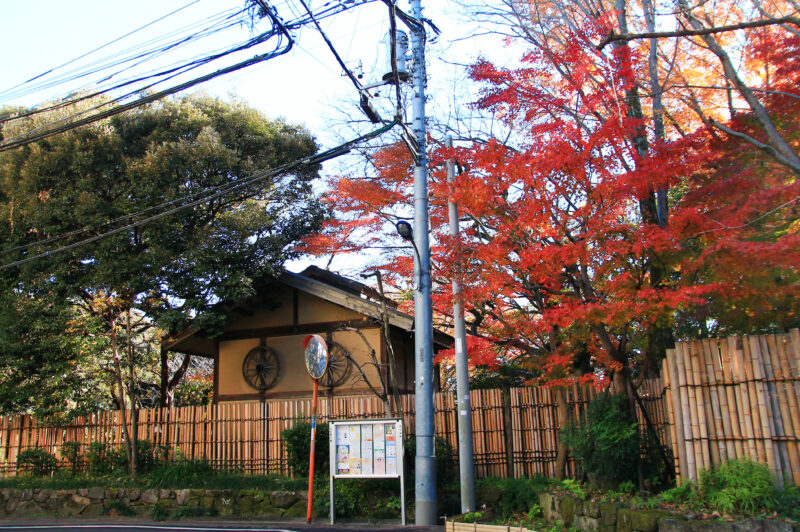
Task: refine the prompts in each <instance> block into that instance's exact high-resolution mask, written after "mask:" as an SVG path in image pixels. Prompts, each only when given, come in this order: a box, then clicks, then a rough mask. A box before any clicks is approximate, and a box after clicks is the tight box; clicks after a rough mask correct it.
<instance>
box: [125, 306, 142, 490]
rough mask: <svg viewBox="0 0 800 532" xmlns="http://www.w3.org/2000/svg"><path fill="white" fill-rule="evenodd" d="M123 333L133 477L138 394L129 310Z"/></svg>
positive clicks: (136, 462)
mask: <svg viewBox="0 0 800 532" xmlns="http://www.w3.org/2000/svg"><path fill="white" fill-rule="evenodd" d="M125 316H126V320H125V332H126V340H127V351H128V396H129V399H130V402H131V430H130V442H131V444H130V458H129V459H130V461H129V462H128V464H129V466H130V472H131V476H132V477H135V476H136V475H137V474H138V472H139V453H138V446H139V445H138V443H139V434H138V432H139V431H138V429H139V405H138V399H139V398H138V394H137V393H136V380H135V367H134V366H135V357H134V355H135V351H136V350H135V346H134V344H133V336H132V334H131V309H128V310H127V311H126V312H125Z"/></svg>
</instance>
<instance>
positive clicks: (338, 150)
mask: <svg viewBox="0 0 800 532" xmlns="http://www.w3.org/2000/svg"><path fill="white" fill-rule="evenodd" d="M397 124H398V123H397V122H396V121H392V122H389V123H388V124H386V125H384V126H382V127H380V128H378V129H375V130H373V131H370V132H369V133H366V134H364V135H361V136H359V137H356V138H355V139H352V140H349V141H347V142H345V143H343V144H340V145H338V146H336V147H334V148H331V149H329V150H326V151H324V152H322V153H318V154H315V155H308V156H306V157H303V158H301V159H298V160H296V161H292V162H291V163H288V164H285V165H283V166H280V167H278V168H275V169H272V170H267V171H263V172H259V173H257V174H255V175H253V176H251V177H249V178H246V179H243V180H242V181H240V182H236V183H233V184H226V185H221V186H218V187H213V188H211V189H209V190H208V191H205V192H204V193H198V195H200V194H202V197H200V198H196V197H192V196H189V197H187V198H181V200H179V201H185V200H186V199H189V200H190V201H188V202H187V203H184V204H182V205H179V206H177V207H173V208H171V209H167V210H166V211H163V212H160V213H158V214H154V215H152V216H148V217H147V218H144V219H142V220H138V221H134V222H131V223H128V224H126V225H123V226H121V227H117V228H114V229H111V230H109V231H106V232H103V233H100V234H97V235H94V236H92V237H89V238H86V239H83V240H80V241H78V242H74V243H72V244H68V245H65V246H61V247H59V248H56V249H53V250H48V251H45V252H42V253H38V254H36V255H31V256H29V257H25V258H23V259H19V260H16V261H13V262H9V263H6V264H3V265H2V266H0V271H2V270H7V269H10V268H14V267H17V266H21V265H23V264H26V263H28V262H31V261H35V260H38V259H42V258H48V257H52V256H54V255H57V254H60V253H63V252H65V251H70V250H73V249H77V248H79V247H82V246H85V245H88V244H91V243H93V242H96V241H98V240H101V239H103V238H107V237H109V236H112V235H115V234H117V233H121V232H124V231H129V230H131V229H134V228H136V227H140V226H142V225H145V224H148V223H151V222H154V221H156V220H160V219H162V218H165V217H167V216H170V215H172V214H175V213H177V212H180V211H182V210H184V209H188V208H190V207H195V206H197V205H200V204H201V203H205V202H208V201H213V200H214V199H218V198H221V197H224V196H225V195H227V194H230V193H231V192H234V191H238V190H242V189H246V188H247V187H249V186H251V185H253V184H254V183H257V182H259V181H263V180H264V179H269V178H271V177H276V176H278V175H281V174H285V173H287V172H289V171H291V170H294V169H296V168H299V167H303V166H313V165H317V164H321V163H323V162H325V161H327V160H330V159H334V158H336V157H340V156H342V155H344V154H346V153H348V152H349V151H350V150H351V149H352V148H353V147H355V146H356V145H358V144H360V143H362V142H364V141H367V140H370V139H373V138H376V137H379V136H381V135H383V134H384V133H386V132H388V131H389V130H391V129H392V128H393V127H394V126H396V125H397ZM209 191H211V192H212V193H211V194H207V192H209ZM275 193H276V191H273V192H272V193H271V194H269V195H268V196H267V198H266V199H269V198H271V197H272V196H273V195H274V194H275ZM245 197H247V196H245ZM174 204H175V201H172V202H166V203H163V204H161V205H160V206H158V207H153V208H152V209H156V208H162V207H163V206H171V205H174ZM148 210H149V209H148ZM142 212H144V211H142ZM131 216H135V215H129V216H125V217H123V218H120V219H118V220H116V221H113V222H106V223H105V224H102V225H100V227H104V226H106V225H109V224H112V223H119V221H120V220H122V221H128V220H129V219H131ZM79 231H85V229H81V230H79ZM74 233H75V232H74V231H73V232H70V233H67V234H65V235H62V236H60V237H52V238H51V239H48V241H49V242H52V241H54V240H56V239H63V238H66V237H67V235H69V234H74ZM36 244H38V243H36ZM17 249H19V247H18V248H17Z"/></svg>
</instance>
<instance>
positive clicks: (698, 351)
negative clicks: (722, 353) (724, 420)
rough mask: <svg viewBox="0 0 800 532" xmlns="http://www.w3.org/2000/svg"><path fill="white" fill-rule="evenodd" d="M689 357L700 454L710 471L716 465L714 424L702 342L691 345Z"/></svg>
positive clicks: (704, 464) (704, 465) (705, 466)
mask: <svg viewBox="0 0 800 532" xmlns="http://www.w3.org/2000/svg"><path fill="white" fill-rule="evenodd" d="M689 355H690V357H691V360H692V374H693V375H694V384H695V398H696V399H697V401H699V404H698V405H697V413H698V419H697V422H698V425H699V427H700V443H701V447H700V452H701V453H702V456H703V468H704V469H708V468H710V467H712V466H713V465H714V461H713V460H712V455H711V440H710V439H709V431H708V429H709V423H711V422H712V419H713V414H712V412H711V396H710V388H709V386H708V383H707V381H706V372H705V360H703V358H704V357H703V347H702V343H701V342H691V343H690V344H689Z"/></svg>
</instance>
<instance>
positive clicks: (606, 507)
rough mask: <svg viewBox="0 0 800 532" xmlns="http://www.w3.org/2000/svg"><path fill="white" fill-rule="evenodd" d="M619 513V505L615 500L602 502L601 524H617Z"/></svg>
mask: <svg viewBox="0 0 800 532" xmlns="http://www.w3.org/2000/svg"><path fill="white" fill-rule="evenodd" d="M618 513H619V506H617V505H616V504H614V503H613V502H601V503H600V524H601V525H605V526H612V527H614V528H616V526H617V514H618Z"/></svg>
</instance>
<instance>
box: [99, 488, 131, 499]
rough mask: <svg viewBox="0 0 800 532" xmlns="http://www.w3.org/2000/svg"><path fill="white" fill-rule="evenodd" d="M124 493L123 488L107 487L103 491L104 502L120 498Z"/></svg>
mask: <svg viewBox="0 0 800 532" xmlns="http://www.w3.org/2000/svg"><path fill="white" fill-rule="evenodd" d="M125 495H126V492H125V489H124V488H123V489H117V488H108V489H107V490H106V492H105V495H104V497H105V499H106V502H108V501H113V500H117V499H121V498H122V497H124V496H125Z"/></svg>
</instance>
